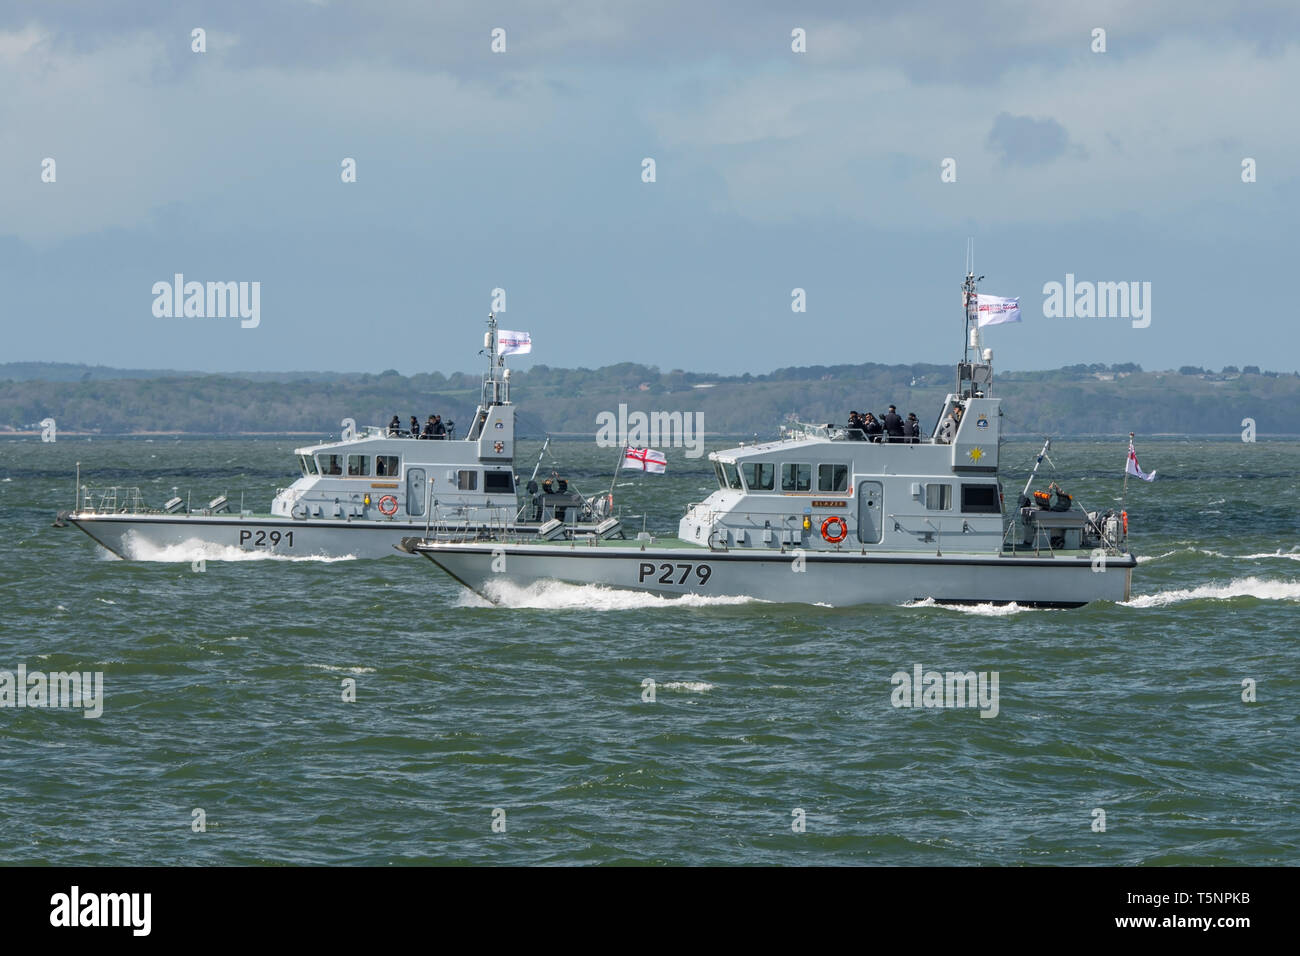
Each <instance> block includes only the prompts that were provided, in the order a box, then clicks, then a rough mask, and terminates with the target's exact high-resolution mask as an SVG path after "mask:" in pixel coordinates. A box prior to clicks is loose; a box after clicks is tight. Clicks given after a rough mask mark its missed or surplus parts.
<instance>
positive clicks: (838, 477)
mask: <svg viewBox="0 0 1300 956" xmlns="http://www.w3.org/2000/svg"><path fill="white" fill-rule="evenodd" d="M817 490H818V491H848V490H849V466H848V465H818V466H817Z"/></svg>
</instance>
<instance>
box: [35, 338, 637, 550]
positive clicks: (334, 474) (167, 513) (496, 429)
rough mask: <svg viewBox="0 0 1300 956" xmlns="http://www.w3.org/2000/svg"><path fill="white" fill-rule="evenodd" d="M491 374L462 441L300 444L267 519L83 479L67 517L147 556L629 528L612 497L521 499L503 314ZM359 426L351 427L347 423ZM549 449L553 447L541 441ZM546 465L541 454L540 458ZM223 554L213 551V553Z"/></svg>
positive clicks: (369, 435)
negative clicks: (94, 486)
mask: <svg viewBox="0 0 1300 956" xmlns="http://www.w3.org/2000/svg"><path fill="white" fill-rule="evenodd" d="M483 348H484V351H485V352H486V353H487V355H488V371H487V372H486V373H485V374H484V377H483V390H482V396H481V399H480V403H479V406H478V410H477V411H476V413H475V415H474V422H473V424H472V425H471V426H470V429H469V433H468V434H467V435H466V436H465V437H464V438H463V439H456V438H454V437H452V436H449V437H448V438H446V439H443V440H434V441H426V440H417V439H416V437H415V436H414V435H409V436H405V435H401V434H393V433H392V432H390V430H389V429H386V428H378V427H374V426H371V427H366V428H363V429H360V430H359V431H356V432H355V433H349V432H351V429H350V428H349V429H347V430H345V434H344V436H343V437H342V439H341V440H340V441H334V442H322V443H320V444H316V445H309V446H306V447H303V448H297V449H295V454H296V455H297V458H298V466H299V468H300V469H301V472H302V475H301V477H299V478H298V479H297V480H295V481H294V482H293V484H291V485H290V486H289V487H288V488H281V489H279V490H278V491H277V493H276V495H275V498H274V500H273V501H272V502H271V510H270V513H269V514H257V513H254V512H252V511H245V510H243V508H242V504H241V508H240V512H239V513H238V514H233V513H231V511H230V502H229V500H228V499H227V498H226V496H224V495H223V496H220V497H218V498H215V499H213V500H212V501H210V502H209V503H208V505H207V507H206V508H202V509H200V510H196V511H195V510H190V509H189V508H188V507H187V505H186V503H185V501H184V500H183V499H182V498H180V497H179V496H173V497H172V498H171V499H170V500H168V501H167V502H166V503H165V504H164V505H163V507H162V508H150V507H148V506H147V505H146V504H145V503H144V501H143V497H142V495H141V493H140V491H139V489H137V488H127V489H122V488H109V489H106V490H102V491H91V490H90V489H88V488H84V487H82V485H81V481H80V475H78V481H77V507H76V508H75V509H74V510H73V511H71V512H61V513H60V514H59V522H62V521H69V522H71V523H72V524H74V525H76V526H77V527H78V528H80V529H81V530H82V531H84V532H85V533H86V534H87V535H89V536H90V537H91V538H93V539H94V540H95V541H97V542H99V543H100V544H101V545H103V546H104V547H105V548H107V549H108V550H109V551H112V552H113V553H114V554H116V555H118V556H119V557H123V558H134V559H146V560H147V559H149V558H150V557H154V556H156V555H158V554H159V553H160V552H161V551H162V550H163V549H169V548H176V547H180V548H182V550H183V551H184V552H185V553H186V554H187V555H188V554H189V553H190V552H191V551H192V552H193V554H194V556H195V557H200V556H205V555H211V556H214V557H219V556H221V554H222V552H221V551H220V550H219V549H221V548H225V547H233V548H237V549H239V550H241V551H261V552H270V553H272V554H280V555H297V556H327V557H329V556H333V557H343V556H354V557H361V558H378V557H389V556H391V555H405V554H407V553H408V552H404V551H402V550H400V549H399V548H398V547H397V546H398V545H399V544H400V542H401V540H402V539H403V538H405V537H408V536H410V535H412V534H416V533H423V534H424V535H426V536H429V537H433V538H437V537H440V536H455V537H456V538H458V539H464V538H471V539H472V538H476V537H478V536H481V535H486V534H492V533H499V532H502V531H505V532H508V533H509V534H511V535H512V536H515V537H520V538H526V537H528V536H530V535H535V534H538V533H544V534H546V535H547V536H558V537H563V536H566V535H571V534H582V533H588V532H590V533H597V532H599V533H601V534H605V535H610V534H618V533H621V525H620V524H619V522H618V520H617V519H616V518H612V517H611V516H610V514H609V505H610V501H609V499H608V497H604V496H602V497H596V498H592V499H590V500H589V499H586V498H584V497H582V495H581V494H579V493H578V492H577V491H576V490H570V489H569V488H568V487H567V483H564V482H563V481H561V482H559V483H558V484H557V486H556V487H554V488H552V487H550V482H549V481H548V482H547V483H546V484H547V487H546V488H545V489H544V490H542V491H539V490H538V489H537V488H536V487H535V484H534V483H533V482H531V481H530V482H529V487H528V489H527V495H526V497H525V499H524V501H523V504H522V505H521V504H520V496H519V494H518V490H517V488H516V477H515V473H514V460H515V406H514V405H513V404H511V401H510V370H509V369H508V368H506V367H505V356H504V355H502V354H501V353H500V350H499V348H498V341H497V324H496V318H495V316H489V317H488V330H487V332H486V333H485V335H484V344H483ZM348 421H349V422H350V420H348ZM543 449H545V446H543ZM539 462H540V459H539ZM213 547H215V548H216V549H218V550H217V551H216V552H215V553H213V552H211V551H208V550H207V549H208V548H213Z"/></svg>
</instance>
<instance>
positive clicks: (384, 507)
mask: <svg viewBox="0 0 1300 956" xmlns="http://www.w3.org/2000/svg"><path fill="white" fill-rule="evenodd" d="M379 513H380V514H382V515H387V516H388V517H390V518H391V517H392V516H393V515H395V514H397V499H396V498H394V497H393V496H392V495H384V497H382V498H380V499H379Z"/></svg>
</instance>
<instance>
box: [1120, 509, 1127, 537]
mask: <svg viewBox="0 0 1300 956" xmlns="http://www.w3.org/2000/svg"><path fill="white" fill-rule="evenodd" d="M1119 516H1120V518H1121V519H1122V520H1123V521H1124V537H1126V538H1127V537H1128V512H1127V511H1121V512H1120V513H1119Z"/></svg>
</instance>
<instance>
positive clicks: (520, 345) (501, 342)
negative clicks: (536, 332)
mask: <svg viewBox="0 0 1300 956" xmlns="http://www.w3.org/2000/svg"><path fill="white" fill-rule="evenodd" d="M532 350H533V337H532V336H531V335H529V334H528V333H527V332H507V331H506V330H505V329H498V330H497V354H498V355H527V354H528V353H529V352H531V351H532Z"/></svg>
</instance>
